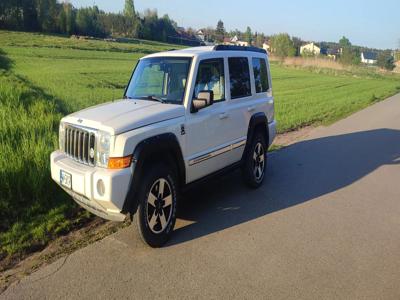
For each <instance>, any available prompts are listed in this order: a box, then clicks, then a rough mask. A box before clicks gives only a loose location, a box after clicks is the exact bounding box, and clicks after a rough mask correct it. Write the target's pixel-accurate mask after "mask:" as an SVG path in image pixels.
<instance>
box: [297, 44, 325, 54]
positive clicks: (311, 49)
mask: <svg viewBox="0 0 400 300" xmlns="http://www.w3.org/2000/svg"><path fill="white" fill-rule="evenodd" d="M305 53H312V54H314V55H319V54H321V48H320V47H319V46H317V44H315V43H309V44H306V45H303V46H301V47H300V54H305Z"/></svg>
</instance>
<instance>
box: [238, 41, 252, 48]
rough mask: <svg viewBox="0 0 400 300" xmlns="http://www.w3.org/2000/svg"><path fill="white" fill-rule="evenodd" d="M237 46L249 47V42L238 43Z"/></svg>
mask: <svg viewBox="0 0 400 300" xmlns="http://www.w3.org/2000/svg"><path fill="white" fill-rule="evenodd" d="M235 44H236V45H237V46H244V47H247V46H248V45H249V43H248V42H244V41H237V42H236V43H235Z"/></svg>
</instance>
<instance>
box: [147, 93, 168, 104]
mask: <svg viewBox="0 0 400 300" xmlns="http://www.w3.org/2000/svg"><path fill="white" fill-rule="evenodd" d="M145 98H147V99H148V100H152V101H158V102H161V103H165V100H164V99H162V98H159V97H157V96H154V95H148V96H147V97H145Z"/></svg>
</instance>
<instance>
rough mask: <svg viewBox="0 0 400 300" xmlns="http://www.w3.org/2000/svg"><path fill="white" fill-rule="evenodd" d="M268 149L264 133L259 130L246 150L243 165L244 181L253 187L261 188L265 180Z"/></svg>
mask: <svg viewBox="0 0 400 300" xmlns="http://www.w3.org/2000/svg"><path fill="white" fill-rule="evenodd" d="M267 150H268V148H267V144H266V142H265V137H264V135H263V134H262V133H261V132H260V131H257V132H256V133H255V134H254V137H253V140H252V141H251V144H250V146H249V148H248V150H247V151H246V154H245V156H244V161H243V166H242V175H243V179H244V182H245V183H246V184H247V185H248V186H249V187H251V188H254V189H256V188H259V187H260V186H261V185H262V183H263V181H264V178H265V171H266V167H267Z"/></svg>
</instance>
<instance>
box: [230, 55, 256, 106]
mask: <svg viewBox="0 0 400 300" xmlns="http://www.w3.org/2000/svg"><path fill="white" fill-rule="evenodd" d="M228 65H229V78H230V82H231V83H230V90H231V98H232V99H237V98H242V97H247V96H251V88H250V71H249V62H248V59H247V57H229V58H228Z"/></svg>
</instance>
